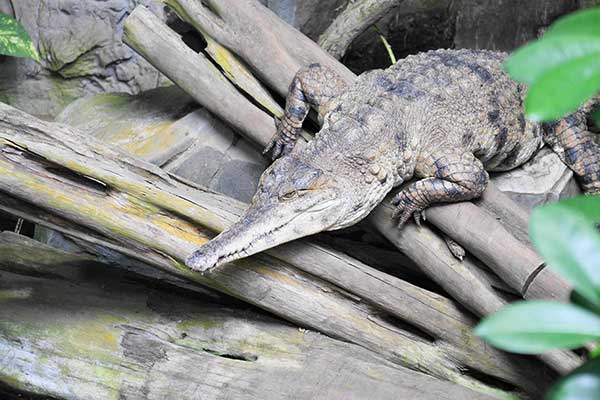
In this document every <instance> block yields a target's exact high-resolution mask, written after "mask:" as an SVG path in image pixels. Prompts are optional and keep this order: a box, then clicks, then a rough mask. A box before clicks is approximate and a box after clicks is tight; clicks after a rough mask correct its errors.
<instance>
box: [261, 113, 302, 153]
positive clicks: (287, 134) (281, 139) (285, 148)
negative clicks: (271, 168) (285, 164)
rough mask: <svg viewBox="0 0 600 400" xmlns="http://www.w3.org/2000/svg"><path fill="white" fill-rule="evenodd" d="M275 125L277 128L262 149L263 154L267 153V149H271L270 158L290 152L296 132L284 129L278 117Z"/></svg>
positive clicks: (294, 142)
mask: <svg viewBox="0 0 600 400" xmlns="http://www.w3.org/2000/svg"><path fill="white" fill-rule="evenodd" d="M275 127H276V128H277V132H276V133H275V135H273V138H272V139H271V141H270V142H269V143H268V144H267V146H266V147H265V149H264V150H263V154H267V153H268V152H269V151H271V150H273V152H272V153H271V158H272V159H273V160H277V159H278V158H281V157H283V156H285V155H287V154H289V153H291V152H292V150H294V145H295V144H296V132H291V131H290V129H285V128H284V127H283V124H282V122H281V121H280V120H278V119H276V120H275Z"/></svg>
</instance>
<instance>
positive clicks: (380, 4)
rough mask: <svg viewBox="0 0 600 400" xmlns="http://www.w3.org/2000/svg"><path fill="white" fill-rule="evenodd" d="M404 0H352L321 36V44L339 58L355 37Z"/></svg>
mask: <svg viewBox="0 0 600 400" xmlns="http://www.w3.org/2000/svg"><path fill="white" fill-rule="evenodd" d="M400 3H402V0H363V1H355V2H350V3H349V4H348V6H347V7H346V9H345V10H344V11H342V13H341V14H340V15H338V16H337V17H336V18H335V20H334V21H333V22H332V23H331V25H329V27H328V28H327V29H326V30H325V32H323V34H322V35H321V36H320V37H319V45H320V46H321V47H322V48H323V49H324V50H325V51H327V52H328V53H329V54H331V55H332V56H334V57H335V58H337V59H340V58H342V57H343V56H344V55H345V54H346V50H348V47H350V45H351V44H352V42H353V41H354V39H356V37H357V36H358V35H360V34H361V33H363V32H364V31H365V30H366V29H367V28H369V27H370V26H372V25H373V24H375V23H376V22H377V21H379V20H380V19H381V18H382V17H383V16H385V15H386V14H387V13H389V12H390V11H391V10H392V9H393V8H395V7H397V6H399V5H400Z"/></svg>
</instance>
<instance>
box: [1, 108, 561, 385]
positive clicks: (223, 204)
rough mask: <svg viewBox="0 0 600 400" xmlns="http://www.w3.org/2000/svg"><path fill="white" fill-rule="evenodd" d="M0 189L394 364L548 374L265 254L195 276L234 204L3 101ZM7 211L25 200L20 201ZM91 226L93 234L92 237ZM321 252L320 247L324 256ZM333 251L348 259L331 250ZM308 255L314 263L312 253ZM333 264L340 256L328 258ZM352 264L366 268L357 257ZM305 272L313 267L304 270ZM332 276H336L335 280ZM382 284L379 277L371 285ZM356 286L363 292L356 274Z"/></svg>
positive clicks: (465, 379) (526, 381)
mask: <svg viewBox="0 0 600 400" xmlns="http://www.w3.org/2000/svg"><path fill="white" fill-rule="evenodd" d="M0 191H1V192H4V193H5V194H6V195H8V196H9V197H13V198H17V199H20V200H21V201H24V202H27V203H28V205H26V206H25V207H30V208H31V207H32V204H35V207H36V208H39V209H43V210H45V211H46V212H47V213H49V214H51V215H53V216H55V217H56V216H57V217H59V218H61V219H63V220H67V221H69V222H70V225H71V226H72V227H73V232H72V234H74V235H76V236H77V235H78V233H77V231H76V227H78V226H82V227H84V228H85V231H84V232H86V233H84V235H82V236H81V238H82V239H84V240H88V239H89V238H90V237H91V239H92V241H96V242H98V244H102V238H107V239H108V240H106V243H107V245H108V246H109V247H110V246H113V247H116V248H121V249H124V252H125V253H126V254H128V255H130V256H131V257H134V258H137V259H140V260H142V261H144V262H147V263H149V264H151V265H154V266H157V267H160V268H162V269H163V270H165V271H168V272H170V273H173V274H175V275H177V276H180V277H184V278H186V279H189V280H191V281H194V282H198V283H202V284H205V285H207V286H209V287H212V288H215V289H217V290H220V291H223V292H225V293H227V294H230V295H233V296H234V297H237V298H240V299H243V300H244V301H247V302H249V303H252V304H255V305H257V306H259V307H261V308H263V309H266V310H268V311H271V312H273V313H275V314H276V315H279V316H282V317H284V318H285V319H287V320H289V321H292V322H295V323H298V324H300V325H302V326H309V327H311V328H314V329H318V330H320V331H321V332H323V333H326V334H328V335H330V336H333V337H337V338H343V339H344V340H347V341H350V342H353V343H356V344H359V345H361V346H363V347H365V348H367V349H370V350H372V351H375V352H377V353H379V354H381V355H382V356H383V357H385V358H386V359H388V360H390V361H392V362H394V363H397V364H400V365H404V366H408V367H410V368H413V369H416V370H420V371H422V372H426V373H428V374H431V375H434V376H436V377H440V378H442V379H446V380H450V381H453V382H456V383H460V384H462V385H464V386H467V387H470V388H475V389H477V390H481V391H486V392H487V393H495V394H496V395H500V396H502V395H503V392H499V391H498V390H496V389H495V388H491V387H489V385H486V384H483V383H482V382H480V381H479V380H477V379H476V378H474V377H472V376H469V375H465V374H463V373H462V372H461V371H463V370H465V369H472V370H477V371H481V372H484V373H485V374H487V375H489V376H490V377H496V378H498V379H501V380H503V381H506V382H510V383H513V384H514V385H517V386H519V387H523V388H526V390H528V391H530V392H531V393H535V392H538V391H540V390H543V389H542V388H543V387H544V386H545V385H546V384H547V382H548V379H549V378H550V376H549V375H547V374H546V371H544V370H543V368H531V367H527V366H526V365H527V363H528V361H527V360H525V359H523V358H514V357H510V356H507V355H500V353H499V352H487V356H485V357H483V358H481V357H480V356H481V354H482V353H481V352H480V351H477V350H476V351H473V350H472V349H473V348H478V347H480V348H481V351H485V345H483V344H481V346H479V345H476V344H473V343H472V342H471V339H470V338H469V336H470V334H466V333H468V332H469V329H468V328H467V329H466V330H464V331H460V330H457V329H453V330H451V331H449V332H450V333H449V336H450V335H458V332H460V333H461V334H463V335H466V336H463V337H464V338H468V339H466V340H465V342H466V345H465V346H461V347H458V346H454V345H451V344H450V343H448V342H446V341H444V340H439V341H433V342H432V341H431V339H430V338H428V337H427V335H422V334H420V333H419V331H418V330H417V331H413V330H411V329H407V328H406V327H405V326H403V325H402V324H400V325H394V324H393V323H390V321H389V320H388V319H387V318H386V317H385V315H382V313H381V311H380V310H378V309H376V308H374V307H373V304H372V303H368V302H364V301H362V299H361V298H360V297H359V296H357V295H356V294H351V293H349V291H347V290H342V289H340V288H339V286H338V285H337V284H336V285H334V284H331V283H328V282H326V281H325V280H322V279H319V278H317V277H315V276H313V275H311V274H308V273H306V272H303V271H300V270H299V269H298V267H293V266H292V265H290V264H289V263H286V262H283V261H280V260H279V259H276V258H274V257H272V256H269V255H267V254H262V255H259V256H256V257H252V258H248V259H244V260H240V261H239V262H237V263H235V264H228V265H225V266H224V267H222V268H219V269H217V270H215V271H214V272H213V273H211V274H207V275H200V274H198V273H195V272H193V271H190V270H189V269H187V268H186V267H185V266H184V265H183V263H182V260H183V259H184V258H185V257H186V256H187V254H189V253H190V252H191V251H192V250H193V249H194V248H195V247H196V246H198V245H199V244H202V243H205V242H206V241H207V240H208V238H209V237H210V236H209V235H210V233H209V232H208V230H212V231H214V232H218V231H220V230H223V229H224V228H225V227H226V226H227V225H228V223H230V222H231V221H233V220H235V219H236V218H237V215H236V211H235V206H234V202H232V200H231V199H229V198H227V197H225V196H220V195H216V194H214V193H210V192H207V191H203V190H200V189H197V188H194V187H193V186H189V185H187V184H185V183H184V182H183V181H182V180H181V179H180V178H177V177H176V176H172V175H169V174H166V173H165V172H163V171H162V170H160V169H159V168H157V167H155V166H153V165H151V164H148V163H146V162H144V161H141V160H138V159H136V158H134V157H132V156H130V155H128V154H127V153H124V152H123V151H120V150H118V149H115V148H112V147H110V146H107V145H106V144H103V143H101V142H99V141H98V140H95V139H93V138H91V137H88V136H85V135H83V134H81V133H80V132H78V131H77V130H75V129H72V128H69V127H66V126H62V125H58V124H51V123H48V122H43V121H40V120H36V119H35V118H33V117H31V116H28V115H26V114H24V113H22V112H20V111H18V110H16V109H13V108H11V107H9V106H5V105H0ZM12 207H17V208H18V207H19V206H18V204H16V203H14V202H13V203H12ZM240 211H241V210H240V209H238V210H237V212H238V213H239V212H240ZM37 215H38V217H39V216H40V215H41V213H38V214H37ZM57 225H58V224H57ZM89 231H93V232H94V233H93V234H92V235H90V234H89V233H87V232H89ZM296 245H298V244H296ZM278 251H281V249H279V250H278ZM312 251H317V250H315V248H313V250H312ZM321 254H324V253H323V252H321V253H320V255H319V257H321ZM286 257H298V258H301V257H305V255H303V254H290V255H288V256H286ZM329 257H330V259H332V260H334V259H338V260H343V258H341V257H336V256H335V254H330V255H329ZM309 260H310V261H311V264H317V263H314V258H309ZM337 262H338V263H341V261H337ZM335 265H336V264H335V263H334V262H333V261H332V262H331V263H329V264H328V266H329V267H331V266H335ZM337 265H342V264H337ZM357 265H361V268H366V266H364V265H362V264H360V263H358V262H357ZM302 268H304V269H306V270H309V269H308V268H309V266H303V267H302ZM313 268H317V267H313ZM338 268H339V269H338V271H342V272H341V275H344V274H347V275H349V276H351V277H353V279H356V277H358V279H359V280H360V279H367V278H368V274H367V273H364V272H363V273H361V274H359V271H360V269H361V268H358V267H357V266H356V265H348V264H347V263H346V265H345V266H344V267H343V268H342V267H341V266H339V267H338ZM311 271H316V269H313V270H311ZM323 273H325V272H323ZM356 274H358V275H356ZM389 278H392V277H389ZM331 279H333V280H335V282H336V283H337V282H338V281H340V279H339V275H338V276H333V277H331ZM386 279H387V278H386ZM376 280H378V279H377V277H372V278H371V279H370V280H369V281H370V282H372V281H376ZM341 281H342V282H343V280H341ZM348 284H350V282H349V283H348ZM354 284H355V285H356V287H357V288H358V287H360V281H358V282H354ZM382 285H383V286H378V287H376V291H377V290H378V288H381V287H387V288H388V289H390V290H391V288H393V285H390V284H389V282H383V283H382ZM365 287H366V286H365ZM357 290H358V289H357ZM363 290H365V289H364V288H363ZM396 290H397V289H396ZM365 293H366V291H365ZM389 293H393V292H389ZM397 293H398V294H394V296H397V297H396V298H397V299H398V300H401V299H402V298H404V297H405V296H404V295H400V292H397ZM409 300H410V299H409ZM407 301H408V300H407ZM410 301H412V300H410ZM432 301H437V300H436V299H435V298H433V299H432ZM416 303H418V302H415V303H414V304H416ZM390 308H391V307H390ZM446 311H447V310H440V311H439V312H438V313H437V314H435V315H436V316H439V315H440V314H443V313H445V312H446ZM410 312H412V311H407V313H410ZM431 312H433V311H431ZM450 319H453V318H450ZM435 323H437V321H435V322H433V323H430V324H427V325H425V326H431V325H434V324H435Z"/></svg>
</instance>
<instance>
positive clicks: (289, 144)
mask: <svg viewBox="0 0 600 400" xmlns="http://www.w3.org/2000/svg"><path fill="white" fill-rule="evenodd" d="M346 87H347V85H346V83H345V82H344V80H343V79H342V78H341V77H340V76H339V75H337V74H336V73H335V72H334V71H333V70H331V69H330V68H327V67H324V66H322V65H320V64H311V65H309V66H308V67H306V68H302V69H301V70H300V71H298V73H296V76H295V77H294V80H293V81H292V83H291V85H290V88H289V92H288V95H287V97H286V99H285V114H284V115H283V117H282V118H281V121H277V122H276V125H277V133H276V134H275V136H273V139H271V142H269V144H268V145H267V147H266V148H265V151H264V153H267V152H268V151H270V150H271V149H273V154H272V156H273V159H276V158H279V157H281V156H284V155H286V154H288V153H289V152H291V151H292V150H293V148H294V145H295V144H296V140H297V137H298V132H299V131H300V129H301V128H302V122H304V118H306V115H307V114H308V111H309V109H310V106H313V107H314V108H315V109H316V110H317V111H318V112H319V116H320V117H323V116H324V115H325V114H326V113H327V111H328V110H329V105H330V104H331V101H332V100H333V99H334V98H335V97H337V96H339V95H340V94H341V93H342V92H343V91H344V89H346Z"/></svg>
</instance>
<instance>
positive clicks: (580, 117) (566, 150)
mask: <svg viewBox="0 0 600 400" xmlns="http://www.w3.org/2000/svg"><path fill="white" fill-rule="evenodd" d="M593 136H594V134H593V133H591V132H589V131H588V130H587V126H586V118H585V113H584V112H581V111H580V112H577V113H574V114H571V115H569V116H568V117H566V118H564V119H561V120H560V121H557V122H553V123H551V124H547V125H546V126H545V132H544V142H546V144H548V145H549V146H550V147H551V148H552V149H553V150H554V151H555V152H556V153H557V154H558V156H559V157H560V159H561V160H562V161H563V162H564V163H565V164H566V165H567V166H568V167H569V168H571V169H572V170H573V172H574V173H575V174H576V175H577V177H578V178H579V182H580V183H581V186H582V188H583V190H584V191H585V192H586V193H590V194H597V195H600V146H598V144H596V142H594V137H593Z"/></svg>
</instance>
